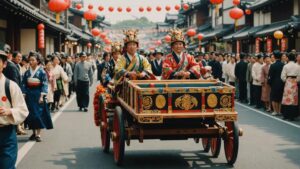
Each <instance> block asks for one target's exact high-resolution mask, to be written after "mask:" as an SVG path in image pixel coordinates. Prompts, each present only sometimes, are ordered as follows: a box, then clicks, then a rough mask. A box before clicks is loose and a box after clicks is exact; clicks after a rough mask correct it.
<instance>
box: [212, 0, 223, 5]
mask: <svg viewBox="0 0 300 169" xmlns="http://www.w3.org/2000/svg"><path fill="white" fill-rule="evenodd" d="M223 1H224V0H210V3H212V4H214V5H218V4H221V3H223Z"/></svg>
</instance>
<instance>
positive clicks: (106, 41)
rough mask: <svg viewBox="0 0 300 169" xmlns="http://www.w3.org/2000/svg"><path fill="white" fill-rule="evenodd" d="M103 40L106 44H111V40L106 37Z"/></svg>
mask: <svg viewBox="0 0 300 169" xmlns="http://www.w3.org/2000/svg"><path fill="white" fill-rule="evenodd" d="M103 41H104V43H105V44H107V45H109V44H111V41H110V40H109V39H107V38H106V39H104V40H103Z"/></svg>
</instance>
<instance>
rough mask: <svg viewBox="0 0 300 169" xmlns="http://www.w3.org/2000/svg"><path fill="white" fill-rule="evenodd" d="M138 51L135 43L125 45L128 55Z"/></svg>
mask: <svg viewBox="0 0 300 169" xmlns="http://www.w3.org/2000/svg"><path fill="white" fill-rule="evenodd" d="M137 49H138V46H137V44H136V43H135V42H129V43H127V45H126V50H127V52H128V53H129V54H130V55H134V54H135V53H136V51H137Z"/></svg>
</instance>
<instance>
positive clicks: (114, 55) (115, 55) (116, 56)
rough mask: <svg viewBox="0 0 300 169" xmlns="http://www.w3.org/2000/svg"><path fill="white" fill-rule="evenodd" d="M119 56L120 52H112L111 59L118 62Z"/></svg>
mask: <svg viewBox="0 0 300 169" xmlns="http://www.w3.org/2000/svg"><path fill="white" fill-rule="evenodd" d="M119 55H120V52H114V53H113V55H112V57H113V58H114V60H118V58H119Z"/></svg>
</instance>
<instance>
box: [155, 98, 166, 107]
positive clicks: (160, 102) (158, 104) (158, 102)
mask: <svg viewBox="0 0 300 169" xmlns="http://www.w3.org/2000/svg"><path fill="white" fill-rule="evenodd" d="M166 102H167V101H166V98H165V97H164V96H163V95H158V96H157V97H156V99H155V105H156V107H157V108H159V109H162V108H164V107H165V105H166Z"/></svg>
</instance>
